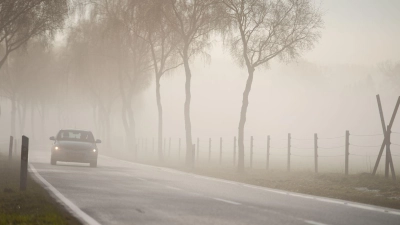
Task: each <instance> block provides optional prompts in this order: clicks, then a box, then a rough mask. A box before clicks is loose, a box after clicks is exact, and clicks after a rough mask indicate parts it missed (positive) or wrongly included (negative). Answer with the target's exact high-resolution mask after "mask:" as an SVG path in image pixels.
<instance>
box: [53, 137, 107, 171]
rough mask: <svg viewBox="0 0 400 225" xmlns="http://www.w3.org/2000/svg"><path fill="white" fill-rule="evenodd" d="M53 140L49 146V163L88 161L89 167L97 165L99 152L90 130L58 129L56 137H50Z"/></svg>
mask: <svg viewBox="0 0 400 225" xmlns="http://www.w3.org/2000/svg"><path fill="white" fill-rule="evenodd" d="M50 140H52V141H54V143H53V146H52V147H51V160H50V164H51V165H56V164H57V162H58V161H61V162H80V163H90V166H91V167H97V156H98V154H99V151H98V148H97V144H99V143H101V141H100V140H99V139H97V140H95V139H94V136H93V134H92V132H91V131H85V130H75V129H67V130H60V131H59V132H58V134H57V136H56V137H54V136H52V137H50Z"/></svg>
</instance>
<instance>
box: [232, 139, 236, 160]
mask: <svg viewBox="0 0 400 225" xmlns="http://www.w3.org/2000/svg"><path fill="white" fill-rule="evenodd" d="M233 166H234V167H235V166H236V136H235V137H233Z"/></svg>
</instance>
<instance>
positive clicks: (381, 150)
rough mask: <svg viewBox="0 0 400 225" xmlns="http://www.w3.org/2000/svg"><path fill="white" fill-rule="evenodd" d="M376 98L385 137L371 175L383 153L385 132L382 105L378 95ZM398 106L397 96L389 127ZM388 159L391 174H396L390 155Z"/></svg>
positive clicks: (399, 101) (374, 172) (374, 171)
mask: <svg viewBox="0 0 400 225" xmlns="http://www.w3.org/2000/svg"><path fill="white" fill-rule="evenodd" d="M376 99H377V102H378V108H379V114H380V117H381V123H382V129H383V133H384V134H385V137H384V140H383V142H382V145H381V148H380V150H379V154H378V158H377V159H376V162H375V166H374V170H373V172H372V175H375V174H376V171H377V170H378V165H379V162H380V161H381V156H382V153H383V149H384V148H385V146H386V132H385V128H386V126H385V121H384V117H383V110H382V105H381V100H380V97H379V95H377V96H376ZM399 106H400V96H399V97H398V99H397V102H396V106H395V107H394V111H393V114H392V118H391V119H390V122H389V127H392V126H393V122H394V119H395V118H396V115H397V110H398V109H399ZM390 160H391V161H390V169H391V170H392V176H396V175H395V172H394V166H393V161H392V158H391V157H390Z"/></svg>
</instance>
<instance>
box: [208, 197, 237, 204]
mask: <svg viewBox="0 0 400 225" xmlns="http://www.w3.org/2000/svg"><path fill="white" fill-rule="evenodd" d="M213 199H214V200H217V201H220V202H225V203H229V204H232V205H241V204H240V203H239V202H233V201H229V200H225V199H222V198H213Z"/></svg>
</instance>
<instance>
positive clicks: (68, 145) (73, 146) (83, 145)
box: [56, 141, 96, 150]
mask: <svg viewBox="0 0 400 225" xmlns="http://www.w3.org/2000/svg"><path fill="white" fill-rule="evenodd" d="M56 145H57V146H58V147H59V148H61V149H69V150H91V149H93V148H96V145H95V144H94V143H90V142H81V141H57V143H56Z"/></svg>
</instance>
